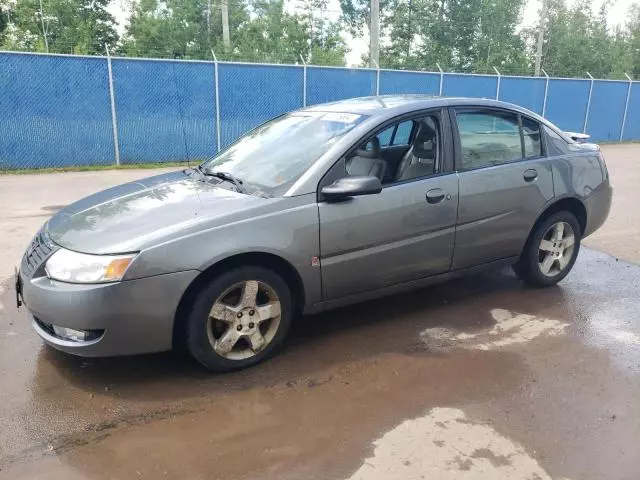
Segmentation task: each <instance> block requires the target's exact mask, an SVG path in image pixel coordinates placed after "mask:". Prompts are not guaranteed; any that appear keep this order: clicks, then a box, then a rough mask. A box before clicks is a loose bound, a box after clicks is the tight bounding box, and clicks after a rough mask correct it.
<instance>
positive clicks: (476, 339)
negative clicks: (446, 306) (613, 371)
mask: <svg viewBox="0 0 640 480" xmlns="http://www.w3.org/2000/svg"><path fill="white" fill-rule="evenodd" d="M491 316H492V317H493V319H494V320H495V321H496V323H495V324H494V325H493V326H492V327H491V328H490V329H489V330H481V331H477V332H473V333H466V332H459V331H455V330H452V329H450V328H446V327H435V328H428V329H426V330H424V331H423V332H422V333H421V334H420V338H421V339H422V341H424V342H425V343H426V344H427V345H429V346H431V347H436V348H438V347H440V348H447V347H462V348H469V349H475V350H493V349H497V348H501V347H506V346H509V345H514V344H518V343H526V342H530V341H531V340H533V339H535V338H538V337H541V336H557V335H562V334H564V333H565V331H566V328H567V327H568V326H569V324H568V323H565V322H561V321H559V320H554V319H551V318H545V317H542V316H537V315H528V314H524V313H517V312H513V311H510V310H504V309H501V308H495V309H493V310H491Z"/></svg>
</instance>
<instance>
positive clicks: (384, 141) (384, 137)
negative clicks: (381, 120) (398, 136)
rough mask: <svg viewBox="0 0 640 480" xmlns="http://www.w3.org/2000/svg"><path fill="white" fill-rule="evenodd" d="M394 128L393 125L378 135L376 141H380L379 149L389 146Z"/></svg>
mask: <svg viewBox="0 0 640 480" xmlns="http://www.w3.org/2000/svg"><path fill="white" fill-rule="evenodd" d="M395 128H396V126H395V125H393V126H391V127H389V128H387V129H386V130H383V131H382V132H380V133H379V134H378V140H380V146H381V147H388V146H389V145H391V137H393V131H394V130H395Z"/></svg>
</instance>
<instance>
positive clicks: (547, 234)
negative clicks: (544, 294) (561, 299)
mask: <svg viewBox="0 0 640 480" xmlns="http://www.w3.org/2000/svg"><path fill="white" fill-rule="evenodd" d="M580 240H581V233H580V225H579V224H578V220H577V219H576V217H575V216H574V215H573V214H572V213H571V212H564V211H563V212H557V213H554V214H553V215H551V216H549V217H548V218H546V219H545V220H544V221H542V222H540V223H539V224H538V225H537V226H536V229H535V230H534V232H533V233H532V235H531V237H530V238H529V240H528V241H527V244H526V245H525V248H524V251H523V252H522V256H521V257H520V260H519V261H518V263H517V264H516V265H515V266H514V271H515V272H516V274H517V275H518V276H519V277H520V278H521V279H523V280H524V281H525V282H527V283H528V284H529V285H532V286H535V287H546V286H549V285H555V284H556V283H558V282H559V281H560V280H562V279H563V278H564V277H566V276H567V274H568V273H569V272H570V271H571V269H572V268H573V264H574V263H575V261H576V258H577V257H578V252H579V250H580Z"/></svg>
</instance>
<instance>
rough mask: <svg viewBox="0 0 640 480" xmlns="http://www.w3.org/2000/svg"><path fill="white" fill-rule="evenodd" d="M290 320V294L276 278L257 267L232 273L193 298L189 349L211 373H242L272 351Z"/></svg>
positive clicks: (226, 274)
mask: <svg viewBox="0 0 640 480" xmlns="http://www.w3.org/2000/svg"><path fill="white" fill-rule="evenodd" d="M291 316H292V299H291V292H290V290H289V287H288V286H287V284H286V282H285V281H284V280H283V279H282V278H281V277H280V276H279V275H278V274H276V273H275V272H273V271H271V270H268V269H266V268H263V267H257V266H255V267H254V266H245V267H240V268H236V269H233V270H230V271H228V272H225V273H223V274H221V275H219V276H217V277H216V278H214V279H213V280H212V281H211V282H210V283H209V284H208V285H207V286H205V287H203V288H202V289H201V291H200V292H199V293H198V295H197V296H196V299H195V301H194V304H193V306H192V309H191V313H190V315H189V317H188V319H187V332H186V339H187V346H188V348H189V351H190V353H191V355H192V356H193V357H194V358H195V359H196V360H198V361H199V362H200V363H201V364H202V365H204V366H205V367H207V368H209V369H210V370H214V371H218V372H224V371H231V370H238V369H241V368H246V367H249V366H251V365H254V364H256V363H259V362H261V361H262V360H264V359H266V358H268V357H269V356H271V355H273V354H274V353H275V352H276V350H277V349H278V347H280V346H281V345H282V343H283V341H284V339H285V337H286V335H287V333H288V330H289V327H290V325H291Z"/></svg>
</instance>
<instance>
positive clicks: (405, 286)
mask: <svg viewBox="0 0 640 480" xmlns="http://www.w3.org/2000/svg"><path fill="white" fill-rule="evenodd" d="M518 258H519V257H507V258H503V259H500V260H496V261H493V262H489V263H483V264H482V265H476V266H474V267H469V268H463V269H461V270H455V271H451V272H446V273H441V274H438V275H432V276H430V277H426V278H420V279H418V280H412V281H410V282H405V283H400V284H397V285H391V286H389V287H383V288H378V289H376V290H370V291H368V292H362V293H355V294H353V295H347V296H346V297H340V298H334V299H332V300H327V301H324V302H318V303H315V304H313V305H310V306H308V307H307V308H306V309H305V311H304V313H305V315H306V314H315V313H320V312H324V311H326V310H332V309H334V308H338V307H344V306H346V305H352V304H354V303H361V302H365V301H367V300H373V299H376V298H380V297H386V296H388V295H394V294H396V293H400V292H405V291H408V290H415V289H418V288H422V287H426V286H428V285H433V284H436V283H442V282H446V281H448V280H452V279H454V278H458V277H463V276H465V275H470V274H474V273H478V272H482V271H484V270H488V269H494V268H500V267H504V266H506V265H512V264H514V263H516V262H517V261H518Z"/></svg>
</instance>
